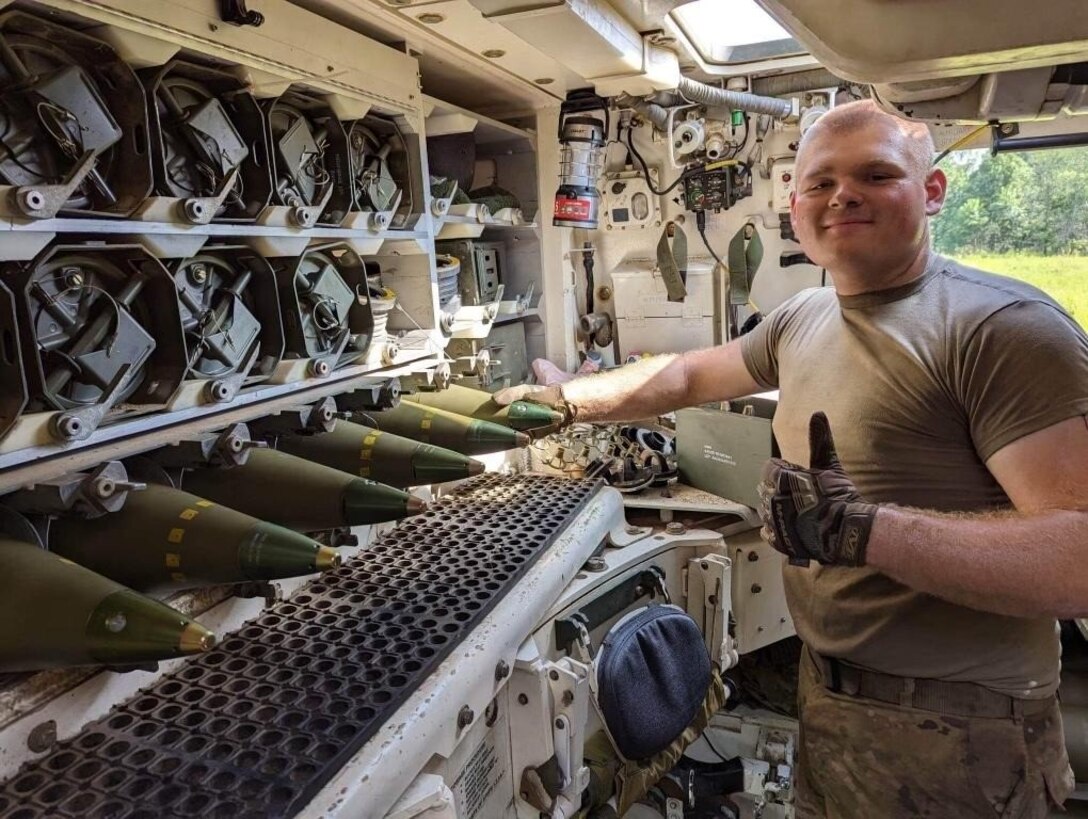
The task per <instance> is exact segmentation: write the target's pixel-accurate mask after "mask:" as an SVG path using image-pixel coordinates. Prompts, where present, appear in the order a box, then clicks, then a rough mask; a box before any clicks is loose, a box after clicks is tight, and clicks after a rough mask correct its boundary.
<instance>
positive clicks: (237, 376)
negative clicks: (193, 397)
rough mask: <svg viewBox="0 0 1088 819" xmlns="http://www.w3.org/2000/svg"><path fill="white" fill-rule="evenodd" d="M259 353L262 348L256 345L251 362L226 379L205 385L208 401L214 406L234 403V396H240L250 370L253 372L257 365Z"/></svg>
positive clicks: (251, 354) (250, 358) (251, 355)
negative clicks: (254, 366) (239, 391)
mask: <svg viewBox="0 0 1088 819" xmlns="http://www.w3.org/2000/svg"><path fill="white" fill-rule="evenodd" d="M259 353H260V347H259V346H258V345H257V343H254V345H253V349H252V352H251V353H250V356H249V360H248V361H246V363H245V365H243V366H242V367H239V368H238V370H237V371H236V372H234V373H231V374H230V375H228V376H225V377H224V378H216V379H214V380H213V381H209V382H208V383H207V384H205V385H204V395H205V397H206V398H207V399H208V401H209V402H211V403H213V404H225V403H226V402H228V401H233V400H234V396H236V395H237V394H238V390H240V389H241V388H242V385H243V384H245V382H246V379H247V378H249V373H250V370H252V369H253V365H254V364H256V363H257V355H258V354H259Z"/></svg>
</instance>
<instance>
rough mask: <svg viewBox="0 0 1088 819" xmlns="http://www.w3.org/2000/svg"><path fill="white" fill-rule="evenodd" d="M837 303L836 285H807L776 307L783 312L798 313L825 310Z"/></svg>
mask: <svg viewBox="0 0 1088 819" xmlns="http://www.w3.org/2000/svg"><path fill="white" fill-rule="evenodd" d="M836 304H838V298H837V296H836V295H835V288H834V287H806V288H805V289H804V290H801V291H798V292H797V293H794V294H793V295H792V296H790V297H789V298H788V299H786V300H785V301H784V302H782V303H781V304H780V305H779V306H778V307H777V308H775V309H776V311H778V312H782V313H789V314H798V313H804V312H810V311H814V310H825V309H827V308H828V307H830V306H834V305H836Z"/></svg>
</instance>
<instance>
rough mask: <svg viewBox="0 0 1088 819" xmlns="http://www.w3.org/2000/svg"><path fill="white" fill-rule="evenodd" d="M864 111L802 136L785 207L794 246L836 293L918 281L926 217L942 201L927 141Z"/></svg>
mask: <svg viewBox="0 0 1088 819" xmlns="http://www.w3.org/2000/svg"><path fill="white" fill-rule="evenodd" d="M853 105H854V106H858V107H860V106H862V105H865V104H863V103H855V104H853ZM868 106H870V107H867V108H866V109H865V110H863V111H861V112H860V113H862V117H854V118H853V121H849V120H848V119H847V118H849V117H850V112H849V111H847V112H846V113H845V114H842V115H839V116H838V117H836V113H837V111H832V112H831V113H829V114H827V115H825V118H829V119H828V121H827V122H826V123H824V122H823V120H821V121H820V122H818V123H817V125H816V126H815V127H814V128H813V129H812V131H810V132H809V133H808V134H807V135H806V138H805V140H804V141H803V143H802V145H801V150H800V151H799V152H798V156H797V167H796V174H797V183H796V189H795V193H794V194H793V197H792V198H791V201H790V215H791V217H792V220H793V228H794V232H795V233H796V235H797V239H798V241H799V242H800V243H801V247H802V248H803V249H804V251H805V253H806V254H807V255H808V257H809V258H810V259H812V261H813V262H814V263H815V264H818V265H820V266H821V267H824V268H826V269H827V270H828V272H829V273H831V274H832V276H833V278H834V279H835V285H836V287H837V288H838V289H839V291H840V292H841V293H844V294H848V293H859V292H868V291H872V290H880V289H884V288H886V287H894V286H895V285H897V284H900V283H903V281H907V280H909V279H910V278H913V277H914V276H916V275H920V274H921V272H922V270H923V269H924V265H925V258H926V255H927V251H928V245H929V229H928V217H929V216H932V215H934V214H936V213H938V212H939V211H940V209H941V205H942V204H943V202H944V192H945V178H944V174H943V173H942V172H941V171H939V170H930V169H929V156H930V153H929V151H930V148H929V145H930V144H931V143H929V142H928V139H926V140H925V144H924V145H923V144H921V142H920V141H919V137H918V135H917V132H914V133H911V132H910V131H905V130H904V128H903V127H901V126H900V125H899V123H898V121H897V120H896V119H895V118H894V117H892V116H891V115H888V114H884V113H883V112H880V111H879V110H877V109H875V106H873V105H872V103H868ZM855 113H858V112H857V110H855ZM836 120H838V121H836ZM922 127H923V128H924V126H922ZM915 268H917V269H916V270H915Z"/></svg>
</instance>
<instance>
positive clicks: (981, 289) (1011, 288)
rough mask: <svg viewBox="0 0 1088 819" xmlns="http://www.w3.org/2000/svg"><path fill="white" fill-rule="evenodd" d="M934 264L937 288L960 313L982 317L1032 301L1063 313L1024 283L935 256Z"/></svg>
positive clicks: (1038, 290)
mask: <svg viewBox="0 0 1088 819" xmlns="http://www.w3.org/2000/svg"><path fill="white" fill-rule="evenodd" d="M936 261H937V265H936V267H937V276H936V279H937V282H936V283H937V285H938V288H939V289H941V290H944V291H946V292H947V293H948V295H949V303H950V305H953V306H955V307H956V308H957V309H958V310H959V311H977V312H979V313H980V314H981V315H982V316H985V315H992V314H993V313H995V312H997V311H999V310H1002V309H1004V308H1005V307H1009V306H1012V305H1015V304H1025V303H1032V302H1034V303H1038V304H1041V305H1047V306H1048V307H1051V308H1055V309H1057V310H1059V311H1062V308H1061V306H1060V305H1059V304H1058V303H1057V302H1056V301H1054V299H1053V298H1052V297H1051V296H1050V295H1048V294H1047V293H1046V292H1044V291H1042V290H1040V289H1039V288H1038V287H1035V286H1034V285H1030V284H1028V283H1027V282H1022V281H1018V280H1017V279H1013V278H1010V277H1008V276H1002V275H999V274H997V273H991V272H990V271H988V270H982V269H981V268H977V267H971V266H970V265H965V264H962V263H960V262H957V261H956V260H955V259H950V258H948V257H945V256H938V257H937V259H936ZM1062 312H1064V311H1062Z"/></svg>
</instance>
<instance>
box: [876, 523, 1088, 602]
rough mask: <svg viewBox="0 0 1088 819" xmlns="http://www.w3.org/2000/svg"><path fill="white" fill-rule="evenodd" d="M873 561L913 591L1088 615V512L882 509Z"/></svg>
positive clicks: (955, 599)
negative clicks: (944, 512) (982, 512)
mask: <svg viewBox="0 0 1088 819" xmlns="http://www.w3.org/2000/svg"><path fill="white" fill-rule="evenodd" d="M866 559H867V562H868V564H869V565H870V566H872V567H873V568H875V569H878V570H879V571H881V572H883V573H885V574H887V575H889V576H890V577H893V578H895V579H896V580H898V581H900V582H901V583H904V584H905V585H907V586H910V587H911V588H914V589H917V590H918V591H923V592H926V593H928V594H932V595H934V596H936V597H941V598H943V599H945V600H950V601H952V602H953V603H959V604H961V605H964V606H970V607H971V608H974V609H979V610H981V611H990V612H995V613H997V614H1007V615H1011V616H1014V617H1056V618H1059V619H1070V618H1075V617H1086V616H1088V512H1085V511H1067V510H1053V511H1048V512H1043V513H1040V514H1035V515H1022V514H1017V513H1007V514H1005V513H994V514H985V515H940V514H935V513H926V512H920V511H915V510H909V509H897V508H894V507H881V509H880V511H879V512H878V513H877V516H876V521H875V522H874V524H873V530H872V534H871V536H870V539H869V545H868V551H867V553H866Z"/></svg>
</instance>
